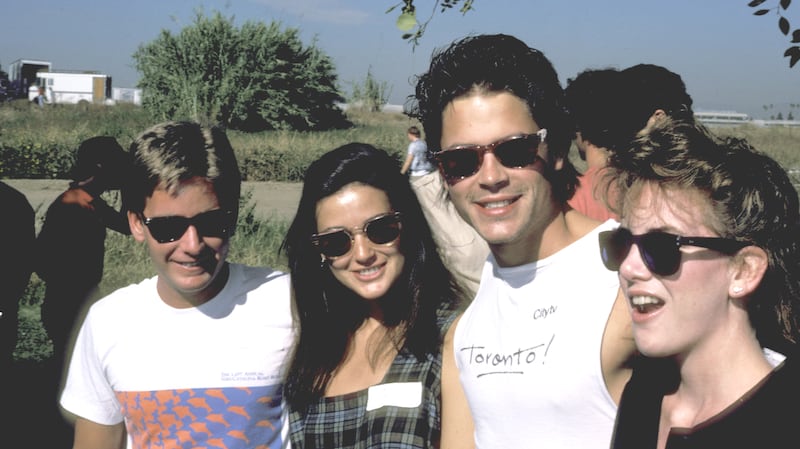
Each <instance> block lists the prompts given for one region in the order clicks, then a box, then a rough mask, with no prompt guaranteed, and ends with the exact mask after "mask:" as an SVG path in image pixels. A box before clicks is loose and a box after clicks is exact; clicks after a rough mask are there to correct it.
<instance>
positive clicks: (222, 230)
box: [142, 209, 234, 243]
mask: <svg viewBox="0 0 800 449" xmlns="http://www.w3.org/2000/svg"><path fill="white" fill-rule="evenodd" d="M142 219H143V220H142V221H143V223H144V224H145V226H147V229H148V230H149V231H150V235H151V236H153V238H154V239H155V240H156V241H157V242H158V243H169V242H174V241H175V240H179V239H180V238H181V237H183V234H185V233H186V230H187V229H189V226H194V227H195V229H197V233H198V234H200V235H201V236H203V237H227V236H230V235H233V230H234V226H233V225H234V223H233V211H230V210H223V209H214V210H210V211H208V212H202V213H199V214H197V215H195V216H194V217H182V216H180V215H170V216H166V217H145V216H144V215H142Z"/></svg>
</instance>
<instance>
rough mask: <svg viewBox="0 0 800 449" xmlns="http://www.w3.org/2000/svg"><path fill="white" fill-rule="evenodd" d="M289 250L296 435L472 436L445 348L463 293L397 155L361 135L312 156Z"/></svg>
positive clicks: (441, 441) (346, 438) (343, 438)
mask: <svg viewBox="0 0 800 449" xmlns="http://www.w3.org/2000/svg"><path fill="white" fill-rule="evenodd" d="M284 250H285V251H286V254H287V256H288V259H289V267H290V269H291V273H292V285H293V287H294V293H295V306H296V313H297V315H298V318H299V327H300V329H299V339H298V342H297V347H296V350H295V354H294V357H293V360H292V363H291V367H290V371H289V373H288V379H287V382H286V401H287V403H288V406H289V411H290V432H291V435H290V436H291V440H292V445H293V447H294V448H299V449H312V448H377V447H392V448H428V447H455V445H458V446H460V447H464V445H466V446H467V447H468V446H469V445H470V444H472V432H471V427H470V426H471V420H469V415H468V407H466V404H465V403H463V393H462V392H461V391H460V388H461V387H460V384H459V382H458V378H457V371H456V369H455V360H454V357H453V354H452V352H447V353H445V354H442V347H443V346H442V344H443V338H444V335H445V334H446V331H447V328H448V327H449V326H450V324H451V323H452V320H453V318H454V311H455V309H456V308H457V305H458V304H457V303H458V301H459V298H460V293H459V290H458V288H457V287H456V284H455V282H454V281H453V279H452V277H451V275H450V273H449V271H448V270H447V269H446V268H445V266H444V265H443V264H442V261H441V260H440V258H439V256H438V254H437V252H436V247H435V245H434V243H433V239H432V237H431V232H430V230H429V228H428V225H427V223H426V221H425V218H424V216H423V213H422V209H421V208H420V205H419V203H418V201H417V198H416V196H415V194H414V192H413V191H412V190H411V187H410V185H409V183H408V180H407V178H406V177H405V176H403V175H401V174H400V170H399V164H398V161H397V160H396V159H394V158H393V157H391V156H390V155H388V154H387V153H386V152H384V151H382V150H378V149H375V148H374V147H372V146H370V145H366V144H358V143H353V144H348V145H345V146H342V147H340V148H337V149H335V150H333V151H331V152H329V153H326V154H325V155H323V156H322V157H321V158H320V159H318V160H317V161H315V162H314V163H312V164H311V166H310V167H309V169H308V171H307V172H306V177H305V183H304V186H303V193H302V197H301V199H300V204H299V206H298V210H297V214H296V216H295V219H294V221H293V222H292V225H291V227H290V228H289V231H288V233H287V236H286V239H285V241H284ZM446 347H452V345H447V346H446ZM451 392H452V394H451ZM451 396H452V397H453V398H454V399H453V400H452V401H449V402H448V397H451ZM451 412H452V413H451ZM459 439H463V444H462V441H461V440H459Z"/></svg>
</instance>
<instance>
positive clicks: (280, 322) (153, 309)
mask: <svg viewBox="0 0 800 449" xmlns="http://www.w3.org/2000/svg"><path fill="white" fill-rule="evenodd" d="M290 302H291V295H290V283H289V276H288V275H287V274H285V273H281V272H277V271H272V270H270V269H268V268H254V267H247V266H243V265H238V264H230V277H229V279H228V282H227V284H226V285H225V287H224V288H223V289H222V291H220V293H219V294H218V295H217V296H216V297H214V298H212V299H211V300H210V301H208V302H207V303H205V304H203V305H201V306H199V307H195V308H189V309H175V308H172V307H170V306H168V305H167V304H165V303H164V302H163V301H162V300H161V298H160V297H159V296H158V294H157V292H156V277H153V278H150V279H147V280H145V281H142V282H141V283H139V284H134V285H130V286H128V287H125V288H121V289H119V290H117V291H115V292H113V293H112V294H110V295H108V296H107V297H105V298H103V299H102V300H100V301H98V302H97V303H96V304H94V305H93V306H92V307H91V309H90V310H89V313H88V315H87V317H86V320H85V321H84V323H83V325H82V326H81V329H80V332H79V334H78V337H77V341H76V343H75V350H74V352H73V355H72V361H71V363H70V368H69V373H68V376H67V381H66V386H65V388H64V391H63V393H62V396H61V405H62V406H63V407H64V408H65V409H66V410H68V411H69V412H71V413H73V414H75V415H78V416H80V417H83V418H86V419H88V420H91V421H94V422H97V423H100V424H105V425H113V424H117V423H120V422H121V421H123V419H124V421H125V424H126V428H127V430H128V434H129V447H132V448H135V449H138V448H151V447H153V448H154V447H195V446H201V445H203V446H205V445H209V446H215V447H223V446H219V445H220V444H223V445H224V447H226V448H229V449H233V448H253V447H256V446H259V447H261V446H260V445H264V447H270V448H280V447H286V446H287V444H288V443H287V441H288V439H287V438H286V436H287V430H288V429H287V427H288V426H287V425H286V415H285V414H284V407H283V405H282V402H283V396H282V382H283V376H284V373H285V368H286V365H287V364H288V361H289V360H288V358H289V357H290V355H291V347H292V344H293V341H294V340H293V338H294V332H293V328H292V314H291V305H290Z"/></svg>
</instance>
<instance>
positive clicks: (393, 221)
mask: <svg viewBox="0 0 800 449" xmlns="http://www.w3.org/2000/svg"><path fill="white" fill-rule="evenodd" d="M400 217H401V214H400V212H389V213H386V214H381V215H378V216H376V217H372V218H370V219H369V220H367V221H366V222H364V225H363V226H362V227H361V229H357V228H356V229H353V230H352V231H351V230H348V229H347V228H333V229H330V230H327V231H325V232H321V233H319V234H313V235H312V236H311V243H313V244H314V246H316V247H317V249H318V250H319V252H320V253H321V254H322V255H323V256H325V257H327V258H328V259H335V258H337V257H342V256H344V255H346V254H347V253H349V252H350V250H351V249H352V248H353V241H354V239H355V234H358V233H364V234H365V235H366V236H367V238H368V239H369V241H370V242H372V243H373V244H375V245H388V244H391V243H394V241H395V240H397V238H398V237H400V230H401V229H402V225H401V223H400Z"/></svg>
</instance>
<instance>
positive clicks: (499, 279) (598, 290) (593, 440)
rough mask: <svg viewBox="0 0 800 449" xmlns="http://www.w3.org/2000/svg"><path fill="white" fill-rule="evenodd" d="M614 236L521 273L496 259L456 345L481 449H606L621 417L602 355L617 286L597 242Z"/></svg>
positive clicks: (586, 240)
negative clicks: (601, 364)
mask: <svg viewBox="0 0 800 449" xmlns="http://www.w3.org/2000/svg"><path fill="white" fill-rule="evenodd" d="M615 226H617V223H616V222H615V221H613V220H609V221H607V222H606V223H604V224H603V225H601V226H599V227H598V228H597V229H595V230H593V231H592V232H590V233H589V234H587V235H585V236H584V237H582V238H581V239H579V240H578V241H576V242H575V243H573V244H571V245H570V246H568V247H566V248H564V249H562V250H561V251H559V252H558V253H556V254H554V255H552V256H550V257H547V258H545V259H542V260H539V261H537V262H534V263H531V264H527V265H523V266H519V267H512V268H499V267H498V266H497V264H496V262H495V260H494V257H493V256H491V255H490V257H489V259H488V261H487V263H486V265H485V266H484V269H483V275H482V277H481V284H480V289H479V290H478V294H477V296H476V298H475V300H474V301H473V302H472V303H471V304H470V305H469V307H468V308H467V310H466V311H465V313H464V315H463V316H462V318H461V320H460V321H459V322H458V327H457V328H456V331H455V339H454V344H455V355H456V363H457V365H458V368H459V370H460V378H461V383H462V385H463V386H464V389H465V392H466V395H467V399H468V401H469V405H470V409H471V410H472V415H473V419H474V421H475V439H476V443H477V447H478V448H481V449H484V448H504V449H505V448H547V449H558V448H564V449H577V448H580V449H591V448H603V449H606V448H608V447H609V444H610V441H611V433H612V430H613V426H614V418H615V415H616V410H617V407H616V405H615V404H614V401H613V400H612V398H611V396H610V395H609V393H608V390H607V389H606V386H605V382H604V380H603V374H602V370H601V366H600V348H601V342H602V339H603V331H604V329H605V326H606V321H607V320H608V317H609V314H610V312H611V309H612V306H613V304H614V300H615V298H616V295H617V290H618V287H619V281H618V279H617V274H616V273H615V272H611V271H608V270H606V268H605V267H604V266H603V264H602V262H601V260H600V250H599V248H598V243H597V233H598V232H599V231H602V230H606V229H612V228H614V227H615Z"/></svg>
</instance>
